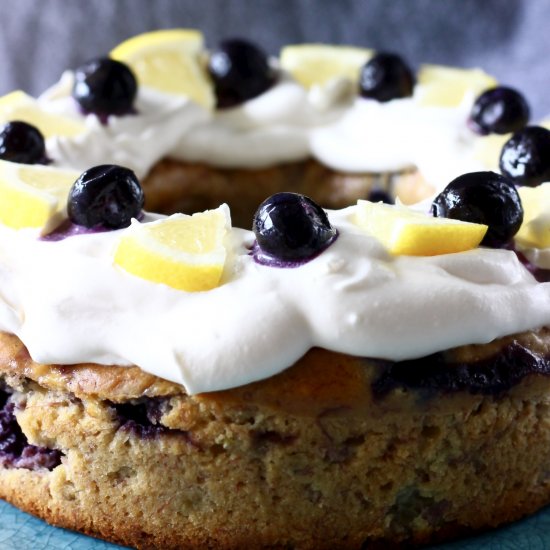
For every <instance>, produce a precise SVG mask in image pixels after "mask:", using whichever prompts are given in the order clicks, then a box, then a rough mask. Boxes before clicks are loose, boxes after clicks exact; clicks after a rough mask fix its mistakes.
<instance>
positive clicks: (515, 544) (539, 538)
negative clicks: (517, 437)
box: [0, 501, 550, 550]
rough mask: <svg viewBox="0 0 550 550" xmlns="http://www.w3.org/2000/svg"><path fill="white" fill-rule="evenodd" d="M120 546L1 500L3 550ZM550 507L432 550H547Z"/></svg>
mask: <svg viewBox="0 0 550 550" xmlns="http://www.w3.org/2000/svg"><path fill="white" fill-rule="evenodd" d="M120 548H121V547H120V546H116V545H114V544H109V543H106V542H102V541H99V540H95V539H92V538H89V537H86V536H84V535H78V534H76V533H73V532H71V531H65V530H64V529H57V528H55V527H50V526H49V525H47V524H46V523H44V522H43V521H40V520H38V519H36V518H34V517H32V516H29V515H28V514H25V513H23V512H20V511H19V510H16V509H15V508H13V507H12V506H10V505H9V504H6V503H5V502H3V501H0V550H117V549H120ZM549 548H550V507H548V508H546V509H545V510H542V511H541V512H539V513H538V514H536V515H534V516H532V517H530V518H527V519H525V520H523V521H520V522H517V523H514V524H512V525H509V526H507V527H504V528H502V529H498V530H496V531H492V532H490V533H487V534H484V535H480V536H478V537H474V538H469V539H464V540H461V541H457V542H454V543H449V544H444V545H441V546H434V547H431V550H434V549H437V550H547V549H549Z"/></svg>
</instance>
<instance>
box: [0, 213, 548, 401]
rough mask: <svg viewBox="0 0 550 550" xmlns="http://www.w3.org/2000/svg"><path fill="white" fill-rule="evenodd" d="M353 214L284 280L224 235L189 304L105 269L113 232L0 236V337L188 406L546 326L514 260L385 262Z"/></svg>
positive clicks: (543, 301) (473, 255) (463, 256)
mask: <svg viewBox="0 0 550 550" xmlns="http://www.w3.org/2000/svg"><path fill="white" fill-rule="evenodd" d="M354 208H355V207H350V208H348V209H345V210H341V211H333V212H329V217H330V219H331V221H332V223H333V224H334V225H335V226H336V227H337V228H338V230H339V233H340V235H339V237H338V239H337V240H336V241H335V242H334V243H333V244H332V245H331V246H330V247H329V248H328V249H327V250H325V251H324V252H323V253H322V254H321V255H319V256H318V257H317V258H315V259H314V260H312V261H310V262H308V263H306V264H304V265H302V266H300V267H295V268H275V267H268V266H263V265H259V264H257V263H256V262H255V261H254V260H253V258H252V257H251V256H250V255H249V254H248V250H249V247H250V246H251V244H252V242H253V234H252V233H251V232H249V231H244V230H240V229H233V230H232V231H231V233H230V237H229V239H228V244H227V246H228V248H229V257H228V260H227V264H226V269H225V271H224V276H223V279H222V284H221V286H219V287H218V288H216V289H213V290H210V291H207V292H196V293H187V292H182V291H177V290H174V289H171V288H168V287H166V286H164V285H162V284H155V283H151V282H148V281H145V280H142V279H140V278H138V277H135V276H132V275H130V274H128V273H126V272H124V271H123V270H121V269H119V268H117V267H115V266H114V265H113V259H112V258H113V249H114V247H115V245H116V242H117V239H118V238H119V237H120V234H121V232H122V231H124V230H119V231H112V232H107V233H97V234H90V235H80V236H73V237H70V238H67V239H65V240H63V241H59V242H44V241H40V240H38V239H37V238H36V232H34V231H29V230H23V231H14V230H11V229H8V228H6V227H0V257H1V258H2V261H1V263H0V330H4V331H8V332H11V333H14V334H16V335H18V336H19V337H20V338H21V339H22V341H23V342H24V343H25V345H26V346H27V347H28V349H29V351H30V353H31V356H32V357H33V358H34V359H35V360H36V361H39V362H44V363H61V364H71V363H79V362H88V361H90V362H95V363H100V364H119V365H130V364H136V365H138V366H140V367H141V368H142V369H144V370H146V371H148V372H151V373H153V374H156V375H158V376H160V377H163V378H166V379H168V380H172V381H174V382H178V383H182V384H183V385H184V386H185V387H186V388H187V390H188V391H189V392H191V393H197V392H205V391H212V390H219V389H225V388H231V387H234V386H239V385H241V384H245V383H248V382H252V381H255V380H260V379H263V378H266V377H269V376H272V375H274V374H276V373H278V372H281V371H282V370H284V369H285V368H287V367H288V366H290V365H291V364H293V363H294V362H295V361H296V360H297V359H298V358H300V357H301V356H302V355H303V354H304V353H305V352H306V351H307V350H308V349H310V348H311V347H313V346H320V347H323V348H326V349H331V350H335V351H340V352H345V353H349V354H352V355H357V356H367V357H379V358H386V359H390V360H402V359H408V358H414V357H420V356H424V355H427V354H430V353H433V352H436V351H439V350H443V349H447V348H450V347H453V346H458V345H462V344H471V343H486V342H489V341H491V340H493V339H494V338H497V337H500V336H504V335H507V334H513V333H517V332H521V331H524V330H529V329H535V328H538V327H540V326H544V325H548V324H550V284H539V283H537V282H536V281H535V280H534V278H533V277H532V276H531V274H529V273H528V271H527V270H526V269H525V268H524V267H523V266H522V265H521V264H520V263H519V261H518V260H517V258H516V256H515V254H514V253H513V252H510V251H507V250H492V249H482V248H479V249H476V250H472V251H469V252H464V253H459V254H448V255H443V256H435V257H406V256H401V257H391V256H389V255H388V254H387V253H386V251H385V250H384V248H383V247H382V245H381V244H380V243H379V242H378V241H376V240H375V239H373V238H371V237H368V236H367V235H365V234H364V233H363V232H362V231H361V230H360V229H359V228H357V227H356V226H355V225H354V224H353V223H351V219H352V216H353V215H354ZM37 267H40V268H39V269H38V268H37Z"/></svg>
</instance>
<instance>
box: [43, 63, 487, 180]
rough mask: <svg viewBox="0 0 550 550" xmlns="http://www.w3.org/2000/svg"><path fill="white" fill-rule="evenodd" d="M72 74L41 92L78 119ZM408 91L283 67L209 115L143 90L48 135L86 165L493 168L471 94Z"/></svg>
mask: <svg viewBox="0 0 550 550" xmlns="http://www.w3.org/2000/svg"><path fill="white" fill-rule="evenodd" d="M72 79H73V76H72V73H70V72H67V73H66V74H65V75H64V76H63V78H62V79H61V81H60V82H59V83H58V84H57V85H55V86H54V87H52V88H51V89H50V90H48V91H47V92H46V93H44V94H43V95H42V96H41V97H40V103H41V105H42V106H43V108H45V109H46V110H50V111H54V112H59V113H63V114H66V115H70V116H74V117H79V118H80V119H82V118H83V116H82V115H81V114H80V113H79V112H78V110H77V108H76V103H75V102H74V101H73V100H72V98H71V97H70V90H71V86H72ZM421 95H422V90H421V88H420V85H417V87H416V91H415V95H414V96H413V97H412V98H405V99H397V100H393V101H389V102H387V103H379V102H377V101H374V100H367V99H362V98H360V97H357V96H356V93H355V90H354V89H353V86H352V85H351V83H350V81H348V80H346V79H334V80H333V81H330V82H328V83H327V84H325V85H324V86H315V87H313V88H312V89H311V90H309V91H306V90H305V89H304V88H303V87H302V86H301V85H300V84H298V83H297V82H295V81H294V80H292V78H291V77H290V76H289V75H287V74H286V73H284V72H282V73H281V78H280V79H279V81H278V82H277V83H276V84H275V85H274V86H273V87H272V88H271V89H269V90H268V91H266V92H265V93H263V94H262V95H260V96H258V97H256V98H254V99H252V100H249V101H247V102H245V103H244V104H243V105H241V106H238V107H234V108H231V109H222V110H218V111H215V112H213V113H208V112H207V111H205V110H204V109H202V108H201V107H200V106H198V105H196V104H193V103H191V102H189V101H187V100H185V99H184V98H181V97H177V96H171V95H166V94H162V93H159V92H155V91H153V90H150V89H146V88H140V91H139V95H138V99H137V102H136V110H137V113H136V114H135V115H129V116H123V117H116V116H113V117H110V119H109V124H108V125H102V124H101V123H100V122H99V121H98V120H97V118H96V117H95V116H93V115H90V116H87V117H86V118H85V122H86V126H87V131H86V132H85V133H84V134H83V135H81V136H78V137H76V138H52V139H51V140H49V142H48V144H47V147H48V151H49V153H50V156H51V157H52V158H53V159H54V160H55V161H56V163H57V164H59V165H63V166H71V167H74V168H77V169H82V170H84V169H86V168H89V167H90V166H92V165H94V164H99V163H105V162H109V163H116V164H122V165H124V166H128V167H130V168H132V169H133V170H134V171H136V173H137V174H138V176H140V177H141V176H144V175H145V174H146V173H147V171H148V170H149V169H150V168H151V166H152V165H153V164H154V163H155V162H156V161H158V160H160V159H161V158H163V157H166V156H171V157H173V158H176V159H180V160H184V161H188V162H201V163H205V164H209V165H212V166H216V167H222V168H251V169H254V168H262V167H268V166H273V165H276V164H279V163H285V162H293V161H299V160H304V159H306V158H308V157H311V156H313V157H315V158H317V159H318V160H319V161H320V162H321V163H323V164H325V165H327V166H329V167H331V168H334V169H336V170H341V171H344V172H351V173H354V172H357V173H364V172H382V171H384V172H385V171H390V172H392V171H399V170H403V169H407V168H412V167H416V168H418V169H419V170H420V172H421V174H422V175H423V176H424V178H425V180H426V181H427V182H428V183H429V184H431V185H432V186H433V187H434V189H436V190H440V189H442V188H443V187H445V185H447V183H449V181H451V180H452V179H454V178H455V177H457V176H459V175H460V174H463V173H465V172H470V171H476V170H485V169H487V167H486V166H484V165H483V163H482V162H481V161H480V160H478V159H477V158H476V156H477V155H476V151H475V144H476V142H477V141H478V140H479V139H480V138H479V137H478V136H476V135H475V134H474V133H473V132H472V131H470V130H469V129H468V128H467V126H466V120H467V118H468V113H469V111H470V108H471V105H472V102H473V100H474V97H473V95H468V94H467V95H466V97H465V98H464V101H463V102H462V104H461V105H460V106H458V107H454V108H444V107H427V106H423V105H422V104H421V103H420V102H419V101H418V98H419V97H420V96H421Z"/></svg>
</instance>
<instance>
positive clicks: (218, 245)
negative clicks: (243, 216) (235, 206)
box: [114, 205, 231, 292]
mask: <svg viewBox="0 0 550 550" xmlns="http://www.w3.org/2000/svg"><path fill="white" fill-rule="evenodd" d="M230 227H231V221H230V217H229V208H228V207H227V205H222V206H220V207H219V208H218V209H216V210H207V211H206V212H201V213H198V214H193V215H192V216H185V215H183V214H175V215H173V216H170V217H169V218H165V219H163V220H159V221H156V222H152V223H139V222H137V221H134V222H133V223H132V225H131V227H130V228H128V230H127V231H126V232H125V233H124V235H123V236H122V237H121V239H120V241H119V243H118V246H117V249H116V252H115V258H114V261H115V264H116V265H118V266H120V267H121V268H122V269H124V270H125V271H127V272H129V273H131V274H133V275H136V276H138V277H141V278H142V279H146V280H148V281H152V282H154V283H163V284H165V285H168V286H171V287H172V288H176V289H178V290H185V291H187V292H196V291H201V290H210V289H212V288H216V287H217V286H218V285H219V284H220V280H221V276H222V272H223V268H224V264H225V259H226V255H227V253H226V249H225V246H224V239H225V236H226V234H227V232H228V230H229V228H230Z"/></svg>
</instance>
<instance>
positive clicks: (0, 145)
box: [0, 120, 47, 164]
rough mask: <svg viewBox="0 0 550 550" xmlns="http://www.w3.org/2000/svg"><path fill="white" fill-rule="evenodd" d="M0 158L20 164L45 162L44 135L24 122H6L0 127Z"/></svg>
mask: <svg viewBox="0 0 550 550" xmlns="http://www.w3.org/2000/svg"><path fill="white" fill-rule="evenodd" d="M0 159H3V160H9V161H11V162H19V163H21V164H46V162H47V158H46V145H45V143H44V136H43V135H42V133H41V132H40V130H38V128H36V127H34V126H31V125H30V124H27V123H26V122H21V121H19V120H14V121H12V122H8V123H7V124H5V125H4V126H3V127H2V128H1V129H0Z"/></svg>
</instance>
